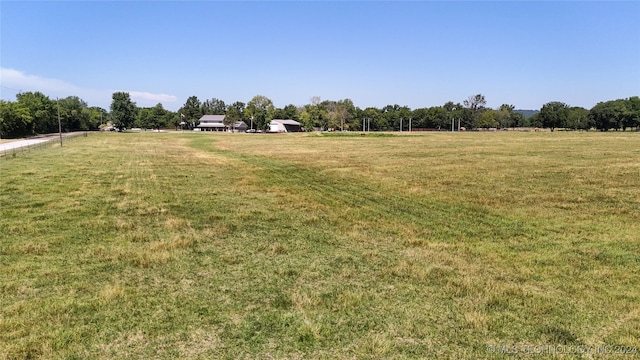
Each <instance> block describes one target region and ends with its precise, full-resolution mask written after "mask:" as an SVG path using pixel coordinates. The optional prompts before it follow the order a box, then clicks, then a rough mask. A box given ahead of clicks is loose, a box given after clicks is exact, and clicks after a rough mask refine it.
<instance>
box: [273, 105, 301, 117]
mask: <svg viewBox="0 0 640 360" xmlns="http://www.w3.org/2000/svg"><path fill="white" fill-rule="evenodd" d="M273 118H274V119H291V120H296V121H297V120H298V119H299V113H298V107H297V106H295V105H293V104H289V105H287V106H285V107H284V108H282V109H276V110H275V112H274V113H273Z"/></svg>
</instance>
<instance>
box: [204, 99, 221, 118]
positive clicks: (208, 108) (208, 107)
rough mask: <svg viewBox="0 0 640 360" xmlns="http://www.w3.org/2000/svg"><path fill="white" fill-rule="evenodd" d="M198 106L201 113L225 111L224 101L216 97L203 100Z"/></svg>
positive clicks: (218, 113)
mask: <svg viewBox="0 0 640 360" xmlns="http://www.w3.org/2000/svg"><path fill="white" fill-rule="evenodd" d="M200 107H201V111H200V113H201V114H202V115H224V114H225V113H226V112H227V106H226V105H225V103H224V101H222V100H220V99H216V98H213V99H211V100H205V101H204V102H203V103H202V105H201V106H200Z"/></svg>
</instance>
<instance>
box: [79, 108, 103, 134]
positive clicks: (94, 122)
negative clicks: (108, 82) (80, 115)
mask: <svg viewBox="0 0 640 360" xmlns="http://www.w3.org/2000/svg"><path fill="white" fill-rule="evenodd" d="M86 110H87V112H88V113H89V116H88V117H87V124H86V125H84V128H86V129H89V130H98V129H99V128H100V125H102V124H103V123H105V122H106V119H107V117H106V115H105V113H106V110H105V109H103V108H101V107H98V106H92V107H89V108H87V109H86Z"/></svg>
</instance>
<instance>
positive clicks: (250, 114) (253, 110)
mask: <svg viewBox="0 0 640 360" xmlns="http://www.w3.org/2000/svg"><path fill="white" fill-rule="evenodd" d="M275 110H276V109H275V107H274V106H273V101H271V99H269V98H268V97H266V96H263V95H256V96H254V97H253V99H251V101H249V103H248V104H247V108H246V109H245V113H246V116H247V118H253V123H254V124H255V126H256V128H257V129H263V130H264V129H266V128H267V124H269V121H271V119H273V114H274V113H275Z"/></svg>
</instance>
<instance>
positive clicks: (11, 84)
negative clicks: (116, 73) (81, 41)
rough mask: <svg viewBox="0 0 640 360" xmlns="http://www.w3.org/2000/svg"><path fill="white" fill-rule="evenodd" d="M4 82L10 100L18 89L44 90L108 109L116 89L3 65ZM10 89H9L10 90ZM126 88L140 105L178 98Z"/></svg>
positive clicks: (0, 71) (167, 102) (0, 72)
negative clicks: (88, 84)
mask: <svg viewBox="0 0 640 360" xmlns="http://www.w3.org/2000/svg"><path fill="white" fill-rule="evenodd" d="M0 84H2V97H3V98H4V99H5V100H13V99H9V98H8V96H6V95H8V94H12V95H15V94H16V93H18V92H27V91H40V92H42V93H43V94H45V95H47V96H49V97H53V98H56V97H67V96H77V97H79V98H81V99H82V100H84V101H86V102H87V103H88V104H89V105H90V106H100V107H104V108H108V107H109V105H110V104H111V97H112V94H113V92H114V91H112V90H100V89H90V88H83V87H80V86H76V85H74V84H70V83H67V82H65V81H63V80H60V79H54V78H47V77H42V76H37V75H31V74H26V73H24V72H22V71H20V70H16V69H10V68H4V67H0ZM7 90H8V91H7ZM119 91H126V92H128V93H129V95H130V96H131V99H132V100H133V101H135V102H136V103H138V106H153V105H155V104H157V103H162V104H163V105H164V106H165V108H171V107H173V106H167V105H171V104H170V103H174V102H175V101H176V100H177V98H176V97H175V96H173V95H168V94H154V93H150V92H145V91H127V90H119Z"/></svg>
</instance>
